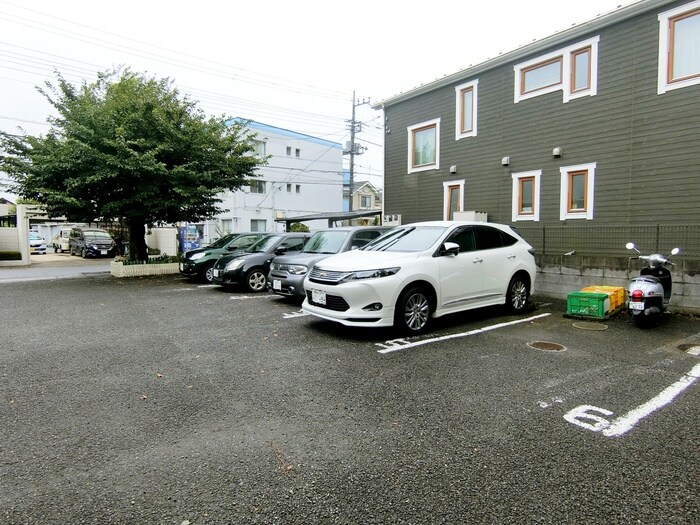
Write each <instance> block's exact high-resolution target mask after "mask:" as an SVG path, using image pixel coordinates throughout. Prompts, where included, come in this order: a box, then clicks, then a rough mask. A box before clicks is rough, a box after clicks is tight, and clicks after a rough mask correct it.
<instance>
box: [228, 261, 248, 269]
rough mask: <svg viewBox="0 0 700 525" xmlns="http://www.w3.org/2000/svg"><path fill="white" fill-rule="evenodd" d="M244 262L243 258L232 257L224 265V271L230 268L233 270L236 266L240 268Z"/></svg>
mask: <svg viewBox="0 0 700 525" xmlns="http://www.w3.org/2000/svg"><path fill="white" fill-rule="evenodd" d="M244 262H245V261H244V260H243V259H234V260H233V261H231V262H230V263H228V264H227V265H226V271H227V272H229V271H231V270H235V269H236V268H240V267H241V266H243V263H244Z"/></svg>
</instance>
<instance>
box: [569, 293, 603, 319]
mask: <svg viewBox="0 0 700 525" xmlns="http://www.w3.org/2000/svg"><path fill="white" fill-rule="evenodd" d="M609 310H610V296H609V295H608V294H606V293H594V292H571V293H570V294H569V295H567V296H566V313H567V314H569V315H581V316H583V317H598V318H602V317H605V314H607V313H608V311H609Z"/></svg>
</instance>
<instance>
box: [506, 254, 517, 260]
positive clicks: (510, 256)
mask: <svg viewBox="0 0 700 525" xmlns="http://www.w3.org/2000/svg"><path fill="white" fill-rule="evenodd" d="M516 257H517V255H509V256H508V258H509V259H515V258H516Z"/></svg>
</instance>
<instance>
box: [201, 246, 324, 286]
mask: <svg viewBox="0 0 700 525" xmlns="http://www.w3.org/2000/svg"><path fill="white" fill-rule="evenodd" d="M309 237H311V234H310V233H273V234H270V235H269V236H267V237H265V238H263V239H260V240H259V241H258V242H256V243H255V244H253V245H252V246H251V247H250V248H248V249H247V250H245V251H243V252H237V253H233V254H231V255H224V256H223V257H220V258H219V260H218V261H216V264H215V265H214V270H213V282H214V283H216V284H219V285H221V286H231V285H235V284H238V285H241V286H243V288H244V289H245V290H247V291H249V292H262V291H264V290H265V289H266V288H267V274H268V272H269V271H270V263H271V262H272V259H274V258H275V257H276V256H278V255H282V254H283V253H295V252H299V251H301V249H302V248H303V247H304V244H305V243H306V241H307V240H308V239H309Z"/></svg>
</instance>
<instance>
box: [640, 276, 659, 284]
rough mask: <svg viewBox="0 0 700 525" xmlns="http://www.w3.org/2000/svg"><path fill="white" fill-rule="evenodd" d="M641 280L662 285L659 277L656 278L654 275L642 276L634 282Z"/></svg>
mask: <svg viewBox="0 0 700 525" xmlns="http://www.w3.org/2000/svg"><path fill="white" fill-rule="evenodd" d="M640 279H641V280H644V281H647V282H652V283H659V284H661V279H659V278H658V277H656V276H654V275H640V276H639V277H635V278H634V279H633V280H634V281H636V280H640Z"/></svg>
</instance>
